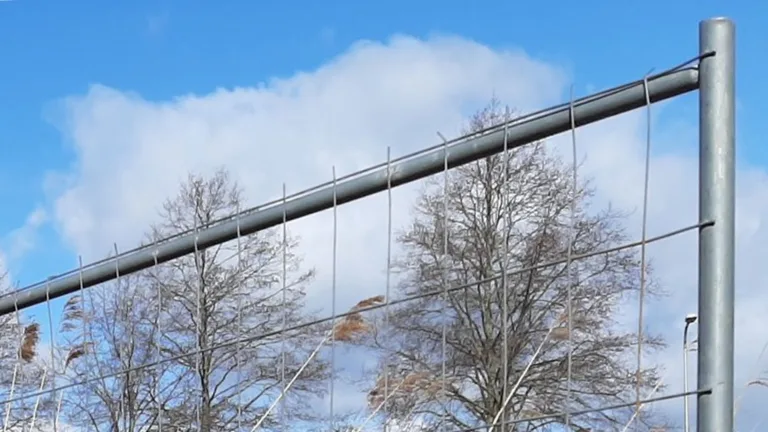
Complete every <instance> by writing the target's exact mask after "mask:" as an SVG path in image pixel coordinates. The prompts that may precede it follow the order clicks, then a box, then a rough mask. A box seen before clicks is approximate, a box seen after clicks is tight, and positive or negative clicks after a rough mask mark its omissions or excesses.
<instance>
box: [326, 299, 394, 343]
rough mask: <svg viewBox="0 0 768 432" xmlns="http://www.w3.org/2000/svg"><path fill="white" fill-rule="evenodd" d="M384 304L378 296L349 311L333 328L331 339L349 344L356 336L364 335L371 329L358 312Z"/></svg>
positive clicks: (358, 304) (360, 303)
mask: <svg viewBox="0 0 768 432" xmlns="http://www.w3.org/2000/svg"><path fill="white" fill-rule="evenodd" d="M381 303H384V296H381V295H378V296H375V297H371V298H367V299H365V300H363V301H361V302H359V303H357V304H356V305H355V306H353V307H352V309H350V312H351V313H350V314H349V315H347V316H345V317H344V319H342V320H341V321H340V322H339V323H338V324H336V326H334V328H333V338H334V340H337V341H342V342H349V341H352V340H353V339H354V338H355V337H356V336H359V335H361V334H363V333H366V332H367V331H368V330H370V329H371V326H370V325H369V324H368V323H367V322H365V320H364V319H363V316H362V315H361V314H360V312H357V311H359V310H362V309H366V308H369V307H372V306H376V305H379V304H381Z"/></svg>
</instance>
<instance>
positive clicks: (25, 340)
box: [19, 323, 40, 362]
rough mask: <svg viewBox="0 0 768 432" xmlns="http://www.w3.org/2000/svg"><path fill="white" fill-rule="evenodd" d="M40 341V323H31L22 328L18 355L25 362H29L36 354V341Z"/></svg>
mask: <svg viewBox="0 0 768 432" xmlns="http://www.w3.org/2000/svg"><path fill="white" fill-rule="evenodd" d="M39 341H40V324H38V323H32V324H30V325H28V326H26V327H25V328H24V336H23V337H22V339H21V348H19V357H21V359H22V360H24V361H26V362H31V361H32V360H33V359H34V358H35V355H37V343H38V342H39Z"/></svg>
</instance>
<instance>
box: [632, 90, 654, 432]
mask: <svg viewBox="0 0 768 432" xmlns="http://www.w3.org/2000/svg"><path fill="white" fill-rule="evenodd" d="M643 90H644V92H645V107H646V117H647V121H646V131H645V132H646V136H645V172H644V175H643V215H642V227H641V234H640V239H641V245H640V294H639V296H638V311H637V371H636V376H635V386H636V388H635V397H636V401H635V402H636V406H635V410H636V411H637V412H638V413H639V412H640V408H641V404H640V400H641V398H642V394H641V393H640V392H641V390H642V385H643V383H642V381H643V376H642V374H643V370H642V356H643V330H644V328H643V327H644V315H645V314H644V307H645V294H646V292H645V291H646V268H645V267H646V246H647V243H648V232H647V231H648V190H649V180H650V171H651V96H650V92H649V90H648V75H646V76H645V78H644V79H643ZM635 424H636V425H638V427H639V422H638V423H635Z"/></svg>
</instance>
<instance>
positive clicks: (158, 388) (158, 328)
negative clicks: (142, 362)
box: [152, 241, 164, 432]
mask: <svg viewBox="0 0 768 432" xmlns="http://www.w3.org/2000/svg"><path fill="white" fill-rule="evenodd" d="M155 244H157V241H155ZM152 255H153V256H154V259H155V264H154V265H153V266H152V271H153V272H154V273H155V275H156V276H157V275H158V270H159V263H158V262H157V247H155V250H154V251H153V252H152ZM155 285H156V286H157V309H156V310H155V312H156V315H155V332H156V333H157V336H156V337H155V355H156V356H157V360H156V361H157V362H158V363H157V365H155V405H156V408H157V418H156V421H157V431H158V432H163V414H164V412H163V411H164V410H163V402H162V400H163V395H162V392H163V385H162V380H163V366H162V363H160V361H161V360H162V356H163V350H162V347H161V344H162V343H163V341H162V340H161V337H162V334H163V328H162V324H161V323H162V319H163V286H162V285H161V284H160V283H159V282H158V281H155Z"/></svg>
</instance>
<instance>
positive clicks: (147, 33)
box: [0, 0, 768, 284]
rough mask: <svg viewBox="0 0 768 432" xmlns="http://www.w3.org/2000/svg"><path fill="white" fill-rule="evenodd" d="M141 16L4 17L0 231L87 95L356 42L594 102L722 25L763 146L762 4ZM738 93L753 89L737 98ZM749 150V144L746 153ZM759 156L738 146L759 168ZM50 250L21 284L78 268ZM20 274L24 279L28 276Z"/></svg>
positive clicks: (324, 8) (272, 5)
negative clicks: (500, 50)
mask: <svg viewBox="0 0 768 432" xmlns="http://www.w3.org/2000/svg"><path fill="white" fill-rule="evenodd" d="M469 4H470V3H469V2H464V1H440V2H430V1H424V2H407V1H399V0H395V1H387V2H378V3H371V4H368V3H365V2H352V1H346V2H344V1H324V2H309V1H306V2H286V3H282V2H274V1H272V2H258V3H257V2H245V1H241V2H228V3H227V4H225V5H221V4H219V3H216V4H214V3H211V2H199V1H193V2H185V3H181V2H170V1H162V2H149V1H134V2H124V3H120V4H113V3H108V2H93V1H78V2H50V3H46V4H43V3H41V2H34V1H29V0H15V1H13V2H7V3H2V4H0V40H2V41H3V43H2V45H0V56H1V58H2V59H3V60H2V62H3V71H4V73H3V74H2V76H3V79H2V80H0V100H2V102H3V103H2V104H0V144H1V145H2V148H3V149H4V151H3V153H4V156H3V158H2V159H1V160H0V180H1V181H0V185H1V186H0V199H1V200H2V202H4V203H5V206H4V211H3V216H2V218H0V230H2V232H6V233H8V232H10V231H12V230H13V229H15V228H17V227H19V226H21V225H23V224H24V220H25V218H26V217H27V215H28V214H29V213H30V212H31V211H32V210H34V208H35V206H36V205H38V204H39V203H42V202H44V201H45V199H46V197H45V195H44V189H43V187H42V185H43V183H44V179H45V174H46V173H47V172H48V171H50V170H52V169H62V168H66V167H68V166H69V165H70V164H72V163H73V154H72V152H71V148H69V147H68V145H67V144H68V143H66V142H64V141H63V139H62V136H61V134H60V133H59V131H58V130H57V129H56V127H55V126H54V125H53V124H52V123H51V122H50V121H49V116H48V115H47V113H48V112H49V108H50V106H51V104H52V103H54V102H55V101H56V100H58V99H59V98H62V97H65V96H69V95H72V94H79V93H83V92H85V91H86V90H87V88H88V86H89V85H91V84H93V83H102V84H105V85H108V86H111V87H115V88H119V89H122V90H129V91H135V92H138V93H140V94H141V95H142V96H143V97H144V98H146V99H149V100H164V99H168V98H173V97H175V96H178V95H184V94H187V93H206V92H210V91H212V90H214V89H216V88H218V87H225V88H231V87H236V86H246V85H252V84H254V83H257V82H260V81H263V80H267V79H269V78H270V77H276V76H277V77H282V76H289V75H292V74H293V73H295V72H296V71H300V70H306V69H312V68H315V67H317V66H318V65H320V64H322V63H323V62H324V61H325V60H327V59H328V58H330V57H333V56H335V55H338V54H339V53H340V52H342V51H344V50H346V49H347V48H348V47H349V45H350V44H352V43H354V42H356V41H358V40H360V39H373V40H384V39H386V38H388V37H389V36H391V35H393V34H396V33H403V34H408V35H413V36H428V35H430V34H434V33H447V34H457V35H461V36H463V37H466V38H469V39H474V40H477V41H479V42H481V43H483V44H486V45H490V46H492V47H505V46H509V45H515V46H522V47H523V48H524V49H525V50H526V51H527V52H528V53H530V54H531V55H533V56H536V57H539V58H541V59H544V60H548V61H553V62H556V63H558V64H560V65H562V66H564V67H566V68H569V69H571V71H572V73H573V75H574V78H575V79H576V80H577V81H578V82H581V83H590V84H592V85H594V86H596V87H598V88H601V87H605V86H612V85H615V84H620V83H622V82H624V81H626V80H627V79H629V78H630V77H631V78H634V77H636V76H638V75H641V74H643V73H645V72H646V71H647V70H648V69H649V68H651V67H655V68H657V69H663V68H664V67H667V66H671V65H674V64H676V63H677V62H679V61H681V60H684V59H686V58H687V57H688V56H689V55H695V54H696V52H697V43H698V42H697V22H698V20H699V19H702V18H706V17H711V16H718V15H726V16H729V17H732V18H734V19H735V20H736V23H737V25H738V52H737V55H738V81H737V85H738V88H739V90H740V91H739V99H740V103H741V106H743V107H744V109H743V110H742V111H741V113H740V117H739V138H740V143H752V142H755V141H758V142H759V140H758V139H757V138H758V137H761V136H765V133H766V130H765V129H764V128H765V127H766V126H765V122H762V121H760V120H759V118H760V116H761V114H760V110H759V108H758V107H759V106H760V100H761V99H762V98H763V97H768V88H767V86H766V84H764V83H763V82H762V81H760V79H761V78H762V76H761V75H762V74H761V71H762V70H763V67H762V64H761V57H762V56H761V55H760V54H759V53H760V52H761V49H760V47H763V48H764V47H765V46H766V43H768V33H766V32H765V31H764V23H765V19H766V18H768V4H763V3H761V2H724V1H720V2H718V1H677V2H659V1H648V2H632V3H630V2H608V1H594V0H593V1H580V2H561V3H560V4H558V5H557V7H553V6H552V4H551V3H549V2H541V3H536V2H514V3H513V2H487V1H476V2H473V3H472V4H473V5H472V6H469ZM744 89H749V90H748V91H744ZM752 137H754V138H755V139H752ZM767 151H768V150H765V149H764V146H762V145H752V146H748V145H740V146H739V158H740V159H743V160H750V161H752V162H754V161H760V160H764V158H765V157H766V152H767ZM41 234H42V235H43V236H44V237H45V242H44V244H45V246H41V247H37V248H35V249H34V250H32V251H30V252H29V254H27V255H25V259H24V260H23V263H21V262H16V263H12V264H11V265H13V264H16V265H17V268H16V269H15V270H16V271H15V272H14V276H15V279H17V280H19V281H21V282H22V284H27V283H32V282H33V281H36V280H41V279H44V278H45V277H46V275H48V274H51V273H58V272H60V271H64V270H66V269H69V268H70V267H71V266H72V264H73V261H72V258H71V256H70V257H67V255H68V254H67V253H66V252H65V250H64V249H63V248H62V246H61V245H60V244H57V243H58V242H57V241H56V237H55V233H54V232H53V231H52V228H48V227H43V228H42V232H41ZM22 267H23V268H22Z"/></svg>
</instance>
